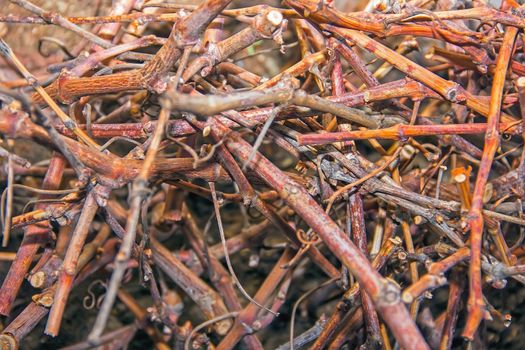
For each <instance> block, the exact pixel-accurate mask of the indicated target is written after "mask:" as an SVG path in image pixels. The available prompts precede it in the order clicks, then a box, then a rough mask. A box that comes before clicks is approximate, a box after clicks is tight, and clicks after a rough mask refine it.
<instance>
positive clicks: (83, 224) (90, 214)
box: [45, 189, 98, 336]
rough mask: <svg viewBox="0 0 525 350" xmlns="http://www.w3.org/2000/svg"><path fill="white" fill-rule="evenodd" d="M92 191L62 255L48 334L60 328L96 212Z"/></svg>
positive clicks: (47, 325) (47, 326)
mask: <svg viewBox="0 0 525 350" xmlns="http://www.w3.org/2000/svg"><path fill="white" fill-rule="evenodd" d="M94 192H95V191H94V189H93V190H91V191H89V192H88V194H87V195H86V200H85V202H84V207H83V209H82V213H81V214H80V217H79V218H78V222H77V225H76V226H75V230H74V231H73V233H72V237H71V241H70V242H69V246H68V248H67V251H66V256H65V257H64V262H63V263H62V267H61V270H60V274H59V277H58V282H57V287H56V292H55V296H54V302H53V306H52V307H51V311H50V313H49V318H48V320H47V324H46V330H45V332H46V334H48V335H50V336H57V335H58V332H59V330H60V324H61V323H62V316H63V314H64V309H65V308H66V303H67V300H68V298H69V293H70V292H71V288H72V287H73V281H74V278H75V274H76V269H77V263H78V259H79V256H80V252H81V250H82V247H83V246H84V242H85V241H86V238H87V235H88V233H89V228H90V226H91V222H92V221H93V219H94V217H95V214H96V213H97V209H98V204H97V199H96V194H95V193H94Z"/></svg>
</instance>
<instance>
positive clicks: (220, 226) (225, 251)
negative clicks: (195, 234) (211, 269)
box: [209, 182, 279, 317]
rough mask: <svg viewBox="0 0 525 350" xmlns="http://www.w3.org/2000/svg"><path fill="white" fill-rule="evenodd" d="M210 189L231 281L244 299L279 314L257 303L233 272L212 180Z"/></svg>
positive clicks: (275, 314) (277, 314) (276, 314)
mask: <svg viewBox="0 0 525 350" xmlns="http://www.w3.org/2000/svg"><path fill="white" fill-rule="evenodd" d="M209 186H210V191H211V198H212V200H213V208H214V210H215V218H216V219H217V225H218V226H219V234H220V236H221V243H222V249H223V251H224V258H225V260H226V265H227V266H228V270H229V271H230V275H231V276H232V279H233V282H234V283H235V285H236V286H237V288H238V289H239V291H240V292H241V294H242V295H244V297H245V298H246V299H248V300H249V301H250V302H251V303H254V304H255V305H257V306H258V307H260V308H261V309H263V310H266V311H268V312H269V313H271V314H273V315H274V316H276V317H277V316H279V313H276V312H274V311H272V310H270V309H268V308H267V307H266V306H264V305H261V304H259V303H258V302H257V301H256V300H254V299H253V298H252V297H251V296H250V294H248V292H246V290H245V289H244V287H243V286H242V284H241V282H240V281H239V279H238V278H237V275H236V274H235V270H234V269H233V265H232V263H231V260H230V254H229V253H228V247H227V246H226V236H225V235H224V229H223V227H222V219H221V211H220V206H219V201H218V200H217V192H215V184H214V183H213V182H210V183H209Z"/></svg>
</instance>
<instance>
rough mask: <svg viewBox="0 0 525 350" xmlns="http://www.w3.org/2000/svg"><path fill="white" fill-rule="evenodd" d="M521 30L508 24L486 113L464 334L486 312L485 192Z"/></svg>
mask: <svg viewBox="0 0 525 350" xmlns="http://www.w3.org/2000/svg"><path fill="white" fill-rule="evenodd" d="M517 34H518V28H516V27H507V29H506V32H505V36H504V37H503V43H502V46H501V48H500V51H499V54H498V58H497V60H496V69H495V73H494V81H493V83H492V92H491V95H490V96H491V99H490V104H489V114H488V117H487V131H486V133H485V146H484V147H483V156H482V158H481V163H480V165H479V170H478V175H477V177H476V184H475V186H474V194H473V196H472V205H471V208H470V211H469V216H468V217H469V223H470V248H471V249H470V267H469V299H468V310H469V312H468V317H467V324H466V325H465V328H464V329H463V333H462V335H463V336H464V337H465V338H467V339H469V340H473V339H474V334H475V332H476V330H477V329H478V326H479V324H480V322H481V320H482V319H483V316H484V313H485V301H484V300H483V292H482V280H481V246H482V241H483V215H482V209H483V195H484V193H485V185H486V183H487V180H488V177H489V173H490V169H491V167H492V162H493V160H494V154H495V153H496V151H497V149H498V147H499V132H498V124H499V121H500V117H501V114H502V113H501V101H502V98H503V88H504V85H505V78H506V75H507V69H508V66H509V60H510V58H511V56H512V52H513V50H514V41H515V39H516V35H517Z"/></svg>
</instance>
